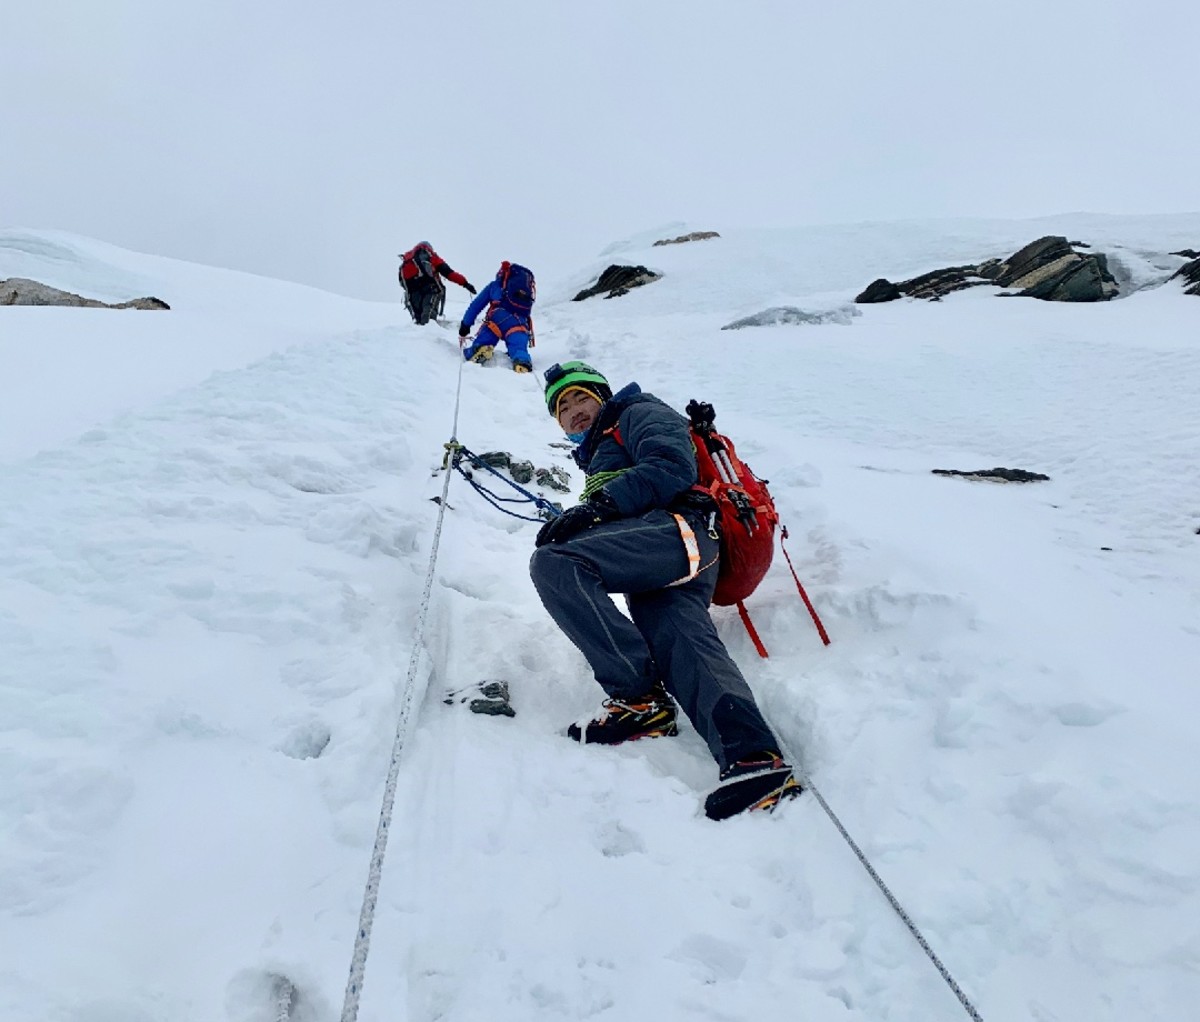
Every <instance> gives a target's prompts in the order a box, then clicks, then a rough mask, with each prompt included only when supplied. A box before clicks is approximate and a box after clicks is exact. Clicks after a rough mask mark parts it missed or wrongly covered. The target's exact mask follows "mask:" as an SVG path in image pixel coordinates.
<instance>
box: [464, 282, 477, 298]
mask: <svg viewBox="0 0 1200 1022" xmlns="http://www.w3.org/2000/svg"><path fill="white" fill-rule="evenodd" d="M463 287H465V288H466V289H467V290H468V291H470V292H471V294H473V295H474V294H478V293H479V292H478V291H476V290H475V285H474V284H472V283H471V282H470V281H469V280H468V281H467V282H466V283H465V284H464V285H463Z"/></svg>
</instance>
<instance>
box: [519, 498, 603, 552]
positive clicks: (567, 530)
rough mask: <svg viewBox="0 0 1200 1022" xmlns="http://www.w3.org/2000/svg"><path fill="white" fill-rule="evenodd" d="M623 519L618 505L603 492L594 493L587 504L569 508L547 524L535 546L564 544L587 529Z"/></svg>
mask: <svg viewBox="0 0 1200 1022" xmlns="http://www.w3.org/2000/svg"><path fill="white" fill-rule="evenodd" d="M620 517H621V512H620V511H618V510H617V505H616V504H615V503H614V502H613V499H612V497H610V496H609V495H608V494H607V493H605V492H604V491H603V490H597V491H596V492H595V493H593V494H592V495H591V496H590V497H589V498H588V499H587V502H586V503H583V504H576V505H575V506H574V507H571V508H567V510H566V511H564V512H563V513H562V514H561V515H559V516H558V517H557V518H555V519H553V520H551V521H549V522H547V523H546V524H545V525H543V526H542V527H541V529H539V530H538V534H537V539H536V540H534V546H545V545H546V544H547V543H564V542H566V541H567V540H568V539H570V538H571V537H572V536H577V535H578V534H579V533H581V532H583V531H584V530H585V529H591V528H594V527H595V526H597V525H603V524H604V523H605V522H615V521H616V520H617V519H618V518H620Z"/></svg>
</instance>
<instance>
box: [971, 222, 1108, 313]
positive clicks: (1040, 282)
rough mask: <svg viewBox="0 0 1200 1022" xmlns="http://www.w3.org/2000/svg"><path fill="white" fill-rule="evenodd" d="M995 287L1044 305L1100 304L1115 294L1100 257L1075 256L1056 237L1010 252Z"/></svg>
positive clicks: (1105, 262)
mask: <svg viewBox="0 0 1200 1022" xmlns="http://www.w3.org/2000/svg"><path fill="white" fill-rule="evenodd" d="M995 283H996V284H998V285H1000V287H1006V288H1012V289H1016V290H1018V291H1019V292H1020V294H1021V296H1022V297H1025V298H1040V299H1042V300H1043V301H1047V302H1104V301H1108V299H1110V298H1112V297H1113V296H1114V295H1115V294H1116V293H1117V282H1116V280H1115V279H1114V278H1113V275H1112V274H1111V273H1109V271H1108V260H1107V259H1106V258H1105V257H1104V256H1103V255H1102V254H1096V255H1083V254H1082V253H1080V252H1076V251H1075V250H1074V249H1073V248H1072V247H1071V245H1070V244H1069V243H1068V242H1067V239H1066V238H1064V237H1061V236H1058V235H1048V236H1046V237H1044V238H1038V240H1037V241H1032V242H1030V243H1029V244H1028V245H1026V246H1025V247H1024V248H1022V249H1018V250H1017V251H1016V252H1014V253H1013V254H1012V255H1011V256H1009V257H1008V259H1006V260H1005V261H1004V263H1003V264H1002V265H1001V267H1000V272H999V273H997V274H996V277H995Z"/></svg>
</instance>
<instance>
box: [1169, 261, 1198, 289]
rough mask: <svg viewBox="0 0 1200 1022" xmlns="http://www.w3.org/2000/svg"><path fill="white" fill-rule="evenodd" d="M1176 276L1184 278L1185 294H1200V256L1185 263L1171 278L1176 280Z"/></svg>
mask: <svg viewBox="0 0 1200 1022" xmlns="http://www.w3.org/2000/svg"><path fill="white" fill-rule="evenodd" d="M1176 277H1181V278H1182V279H1183V284H1184V290H1183V293H1184V294H1185V295H1200V258H1196V259H1193V260H1192V261H1191V262H1190V263H1184V264H1183V265H1182V266H1181V267H1179V269H1178V270H1177V271H1176V272H1175V274H1174V275H1173V276H1172V277H1171V279H1172V280H1174V279H1175V278H1176Z"/></svg>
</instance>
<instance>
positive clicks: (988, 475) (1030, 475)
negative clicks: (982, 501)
mask: <svg viewBox="0 0 1200 1022" xmlns="http://www.w3.org/2000/svg"><path fill="white" fill-rule="evenodd" d="M932 471H933V474H934V475H935V476H964V477H966V478H967V479H994V480H996V481H998V482H1002V483H1036V482H1043V481H1045V480H1048V479H1049V478H1050V477H1049V476H1044V475H1042V474H1041V473H1040V472H1027V471H1025V469H1023V468H981V469H977V470H975V471H974V472H961V471H959V470H958V469H956V468H935V469H933V470H932Z"/></svg>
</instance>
